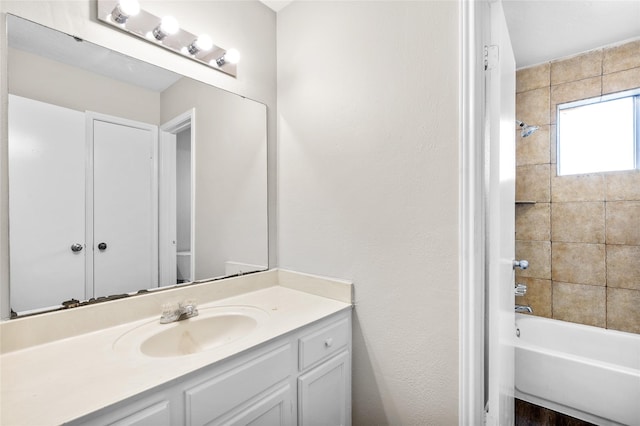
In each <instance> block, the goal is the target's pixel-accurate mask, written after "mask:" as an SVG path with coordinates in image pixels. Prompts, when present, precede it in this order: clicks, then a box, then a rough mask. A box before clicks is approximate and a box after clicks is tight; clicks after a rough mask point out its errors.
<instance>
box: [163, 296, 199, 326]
mask: <svg viewBox="0 0 640 426" xmlns="http://www.w3.org/2000/svg"><path fill="white" fill-rule="evenodd" d="M197 316H198V308H197V306H196V302H195V301H193V300H187V301H185V302H184V303H179V304H178V308H177V309H176V307H175V305H172V304H166V305H163V306H162V315H161V316H160V324H168V323H170V322H176V321H182V320H185V319H187V318H193V317H197Z"/></svg>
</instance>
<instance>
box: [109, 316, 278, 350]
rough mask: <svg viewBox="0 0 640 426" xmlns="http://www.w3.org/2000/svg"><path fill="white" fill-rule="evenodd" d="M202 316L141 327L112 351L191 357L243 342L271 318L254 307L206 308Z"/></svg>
mask: <svg viewBox="0 0 640 426" xmlns="http://www.w3.org/2000/svg"><path fill="white" fill-rule="evenodd" d="M199 312H200V314H199V315H198V316H197V317H193V318H189V319H186V320H182V321H177V322H173V323H169V324H160V321H159V319H158V320H154V321H150V322H148V323H146V324H143V325H141V326H138V327H136V328H134V329H133V330H130V331H128V332H126V333H125V334H123V335H122V336H120V337H119V338H118V339H117V340H116V341H115V342H114V344H113V348H114V350H116V351H118V352H121V351H124V352H127V351H132V350H134V351H138V352H140V353H142V354H143V355H146V356H149V357H153V358H164V357H178V356H185V355H191V354H196V353H200V352H202V351H207V350H211V349H214V348H217V347H220V346H223V345H226V344H228V343H231V342H234V341H236V340H239V339H242V338H244V337H246V336H248V335H250V334H251V333H252V332H253V331H255V330H256V329H257V328H258V327H260V325H261V324H262V323H263V322H264V320H265V319H266V318H267V317H268V314H267V313H266V312H265V311H263V310H261V309H258V308H255V307H251V306H225V307H215V308H203V309H199Z"/></svg>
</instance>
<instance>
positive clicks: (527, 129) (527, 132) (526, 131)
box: [516, 120, 540, 138]
mask: <svg viewBox="0 0 640 426" xmlns="http://www.w3.org/2000/svg"><path fill="white" fill-rule="evenodd" d="M516 124H517V125H518V126H520V128H521V129H522V131H521V132H520V136H522V137H523V138H526V137H527V136H531V135H532V134H533V133H534V132H535V131H536V130H538V129H539V128H540V127H539V126H530V125H528V124H527V123H525V122H523V121H520V120H516Z"/></svg>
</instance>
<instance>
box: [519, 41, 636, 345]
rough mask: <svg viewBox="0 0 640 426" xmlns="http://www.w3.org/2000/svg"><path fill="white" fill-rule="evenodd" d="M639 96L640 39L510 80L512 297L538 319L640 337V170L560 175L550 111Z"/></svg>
mask: <svg viewBox="0 0 640 426" xmlns="http://www.w3.org/2000/svg"><path fill="white" fill-rule="evenodd" d="M638 87H640V40H637V41H633V42H630V43H626V44H623V45H619V46H614V47H606V48H602V49H598V50H594V51H590V52H588V53H585V54H582V55H579V56H574V57H570V58H567V59H560V60H556V61H553V62H549V63H545V64H542V65H538V66H535V67H531V68H526V69H522V70H519V71H518V72H517V74H516V117H517V118H518V120H521V121H524V122H526V123H527V124H532V125H539V126H540V130H538V131H537V132H536V133H534V134H533V135H531V136H529V137H528V138H522V137H521V136H520V132H517V133H516V166H517V167H516V258H517V259H527V260H529V263H530V265H531V266H530V267H529V269H527V270H524V271H517V272H516V281H517V282H519V283H520V282H521V283H525V284H527V286H528V292H527V295H526V296H524V297H518V298H516V303H518V304H529V305H530V306H531V307H532V308H533V312H534V315H540V316H544V317H549V318H555V319H559V320H564V321H571V322H576V323H581V324H588V325H593V326H597V327H606V328H610V329H615V330H623V331H629V332H633V333H640V171H637V170H636V171H626V172H611V173H593V174H584V175H573V176H557V167H556V143H555V139H556V125H555V122H556V105H557V104H559V103H564V102H570V101H575V100H579V99H585V98H592V97H595V96H599V95H601V94H608V93H613V92H619V91H623V90H628V89H634V88H638Z"/></svg>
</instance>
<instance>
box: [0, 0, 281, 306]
mask: <svg viewBox="0 0 640 426" xmlns="http://www.w3.org/2000/svg"><path fill="white" fill-rule="evenodd" d="M140 3H141V5H142V7H143V8H145V9H147V10H149V11H150V12H152V13H155V14H156V15H159V16H162V15H164V14H167V13H170V14H173V15H174V16H176V17H177V19H178V20H179V21H180V23H181V25H182V26H183V27H184V28H186V29H187V30H189V31H190V32H192V33H196V34H198V33H209V34H211V36H212V38H213V40H214V42H215V43H218V44H219V45H221V46H223V47H235V48H237V49H238V50H239V51H240V52H241V54H242V62H241V63H240V64H239V65H238V77H237V78H233V77H230V76H227V75H226V74H223V73H220V72H216V71H214V70H212V69H210V68H207V67H205V66H203V65H201V64H198V63H196V62H194V61H191V60H189V59H186V58H182V57H180V56H179V55H176V54H174V53H172V52H169V51H167V50H165V49H161V48H158V47H157V46H154V45H152V44H151V43H148V42H146V41H144V40H141V39H138V38H135V37H132V36H129V35H127V34H125V33H124V32H121V31H117V30H116V29H114V28H113V27H111V26H108V25H106V24H103V23H101V22H99V21H98V20H97V18H96V2H95V1H94V0H55V1H53V0H52V1H31V0H2V2H0V20H1V23H0V34H6V32H5V28H6V25H5V15H4V13H12V14H15V15H18V16H21V17H23V18H26V19H29V20H32V21H35V22H37V23H40V24H42V25H46V26H48V27H51V28H54V29H57V30H60V31H64V32H66V33H69V34H73V35H76V36H78V37H81V38H83V39H85V40H87V41H91V42H94V43H96V44H99V45H102V46H105V47H108V48H110V49H113V50H116V51H119V52H121V53H124V54H127V55H130V56H133V57H136V58H139V59H142V60H144V61H147V62H150V63H152V64H155V65H159V66H161V67H164V68H167V69H169V70H171V71H175V72H178V73H181V74H184V75H186V76H188V77H191V78H195V79H197V80H200V81H203V82H206V83H209V84H213V85H215V86H217V87H220V88H223V89H226V90H229V91H232V92H235V93H239V94H241V95H243V96H246V97H248V98H251V99H255V100H257V101H260V102H262V103H264V104H266V105H267V107H268V144H269V148H268V155H269V161H270V162H271V163H272V164H275V152H276V150H275V137H276V130H275V121H276V115H275V112H276V51H275V48H276V41H275V31H276V27H275V26H276V16H275V13H274V12H273V11H272V10H270V9H269V8H267V7H266V6H265V5H263V4H261V3H259V2H257V1H199V0H180V1H148V0H142V1H141V2H140ZM6 51H7V46H6V37H0V71H1V72H0V89H3V90H0V93H1V95H0V117H2V123H1V124H2V126H0V129H1V130H0V167H1V169H0V195H1V196H0V227H1V228H0V274H1V275H0V282H6V281H7V280H8V275H7V269H8V268H7V265H8V243H7V230H8V223H7V212H8V209H7V195H6V193H7V192H6V191H7V185H6V164H7V151H6V146H7V134H6V105H7V99H6V96H5V95H4V93H6V84H7V81H6V73H5V72H4V70H5V69H6V53H7V52H6ZM270 173H271V175H270V176H269V210H270V213H269V221H270V222H269V232H270V233H271V236H270V238H269V244H270V247H269V254H270V256H271V257H270V264H271V265H275V264H276V258H275V255H276V245H275V244H276V235H275V223H276V214H275V204H276V193H275V186H276V176H275V168H273V169H272V170H270ZM0 288H1V289H2V290H5V289H6V286H0ZM6 300H7V296H6V294H5V293H2V294H0V303H3V304H4V305H5V306H6V302H5V301H6Z"/></svg>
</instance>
